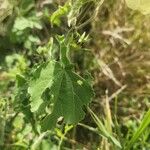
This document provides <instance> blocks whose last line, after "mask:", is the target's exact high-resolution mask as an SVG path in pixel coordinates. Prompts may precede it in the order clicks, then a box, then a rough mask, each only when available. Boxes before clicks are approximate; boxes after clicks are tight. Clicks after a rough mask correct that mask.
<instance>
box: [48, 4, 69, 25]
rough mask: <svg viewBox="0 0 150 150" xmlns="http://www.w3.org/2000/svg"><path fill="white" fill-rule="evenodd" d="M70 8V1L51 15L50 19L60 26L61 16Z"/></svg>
mask: <svg viewBox="0 0 150 150" xmlns="http://www.w3.org/2000/svg"><path fill="white" fill-rule="evenodd" d="M69 9H70V5H69V3H66V4H65V5H64V6H59V7H58V9H57V10H56V11H55V12H54V13H53V14H52V15H51V17H50V21H51V23H52V24H53V25H54V24H55V25H57V26H59V25H60V24H61V17H62V16H64V15H65V14H67V13H68V11H69Z"/></svg>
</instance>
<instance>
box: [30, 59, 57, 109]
mask: <svg viewBox="0 0 150 150" xmlns="http://www.w3.org/2000/svg"><path fill="white" fill-rule="evenodd" d="M59 68H60V65H59V64H58V63H56V62H54V61H50V62H49V63H44V64H42V65H40V67H39V68H37V70H36V71H35V73H34V78H33V80H32V81H31V82H30V84H29V89H28V93H29V94H30V95H31V99H30V100H31V104H30V105H31V111H32V112H35V111H37V110H38V108H39V106H40V105H41V104H42V103H43V100H42V94H43V93H44V91H45V90H46V89H47V88H49V87H51V86H52V84H53V77H54V76H55V72H57V71H58V70H59Z"/></svg>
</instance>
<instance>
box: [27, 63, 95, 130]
mask: <svg viewBox="0 0 150 150" xmlns="http://www.w3.org/2000/svg"><path fill="white" fill-rule="evenodd" d="M39 70H40V71H39ZM35 76H36V77H35V78H34V79H33V80H32V81H31V83H30V87H29V93H30V95H31V99H30V100H31V110H32V111H37V110H38V109H39V107H40V105H41V104H42V103H43V102H44V100H43V99H42V95H43V93H44V92H45V91H46V89H47V88H49V89H50V94H51V99H50V100H49V99H48V100H49V101H50V103H52V104H53V109H52V113H50V114H48V115H47V116H46V117H45V119H44V120H43V121H42V123H41V125H42V129H43V130H44V131H45V130H48V129H50V128H52V127H54V126H55V124H56V122H57V119H58V118H59V117H61V116H63V117H64V121H65V122H66V123H69V124H76V123H78V122H79V121H80V120H82V119H83V117H84V111H83V106H84V105H85V106H86V105H88V103H89V102H90V101H91V98H92V97H93V95H94V94H93V90H92V88H91V86H90V85H89V83H88V82H87V81H86V80H84V79H83V78H82V77H80V76H79V75H77V74H76V73H74V72H73V71H72V70H71V69H66V68H63V67H62V66H61V65H60V64H59V63H58V62H54V61H50V62H48V63H46V64H44V65H42V66H41V67H40V69H37V71H36V72H35Z"/></svg>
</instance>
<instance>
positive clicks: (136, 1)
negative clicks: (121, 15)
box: [126, 0, 150, 14]
mask: <svg viewBox="0 0 150 150" xmlns="http://www.w3.org/2000/svg"><path fill="white" fill-rule="evenodd" d="M126 3H127V5H128V7H130V8H131V9H133V10H138V11H140V12H142V13H143V14H150V0H126Z"/></svg>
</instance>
